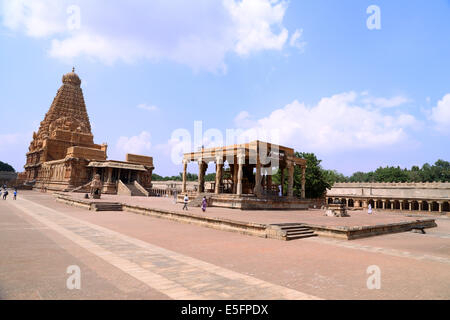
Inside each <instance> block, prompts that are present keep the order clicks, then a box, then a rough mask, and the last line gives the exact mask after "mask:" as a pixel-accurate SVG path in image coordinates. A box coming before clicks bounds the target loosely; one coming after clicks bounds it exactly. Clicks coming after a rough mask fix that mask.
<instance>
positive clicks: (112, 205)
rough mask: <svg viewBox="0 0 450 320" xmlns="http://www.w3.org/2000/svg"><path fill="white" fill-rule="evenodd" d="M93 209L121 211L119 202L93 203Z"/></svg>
mask: <svg viewBox="0 0 450 320" xmlns="http://www.w3.org/2000/svg"><path fill="white" fill-rule="evenodd" d="M94 210H95V211H122V205H121V204H120V203H108V202H106V203H96V204H94Z"/></svg>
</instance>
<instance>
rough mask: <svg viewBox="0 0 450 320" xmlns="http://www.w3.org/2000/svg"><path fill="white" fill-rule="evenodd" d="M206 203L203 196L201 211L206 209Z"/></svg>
mask: <svg viewBox="0 0 450 320" xmlns="http://www.w3.org/2000/svg"><path fill="white" fill-rule="evenodd" d="M206 203H207V201H206V197H203V200H202V211H203V212H205V211H206Z"/></svg>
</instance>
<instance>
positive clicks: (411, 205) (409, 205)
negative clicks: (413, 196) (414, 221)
mask: <svg viewBox="0 0 450 320" xmlns="http://www.w3.org/2000/svg"><path fill="white" fill-rule="evenodd" d="M412 207H413V202H412V201H409V200H408V208H409V211H412Z"/></svg>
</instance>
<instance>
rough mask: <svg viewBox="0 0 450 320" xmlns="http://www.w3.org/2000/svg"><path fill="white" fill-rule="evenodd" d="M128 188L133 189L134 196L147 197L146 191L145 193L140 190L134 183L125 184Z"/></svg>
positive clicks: (132, 194)
mask: <svg viewBox="0 0 450 320" xmlns="http://www.w3.org/2000/svg"><path fill="white" fill-rule="evenodd" d="M125 185H126V186H127V188H128V189H129V190H130V191H131V196H132V197H147V195H146V194H145V193H143V192H142V191H141V190H139V189H138V188H137V187H136V186H135V185H134V184H132V183H130V184H125Z"/></svg>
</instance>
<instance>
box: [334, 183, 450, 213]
mask: <svg viewBox="0 0 450 320" xmlns="http://www.w3.org/2000/svg"><path fill="white" fill-rule="evenodd" d="M335 199H339V200H341V201H344V202H345V203H346V204H347V205H348V206H349V207H363V208H367V207H368V205H369V204H371V205H372V207H373V208H376V209H389V210H409V211H428V212H433V211H436V212H449V211H450V182H426V183H376V182H374V183H361V182H353V183H352V182H351V183H335V184H334V185H333V187H332V188H331V189H330V190H328V191H327V201H328V203H330V202H331V201H333V200H335Z"/></svg>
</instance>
